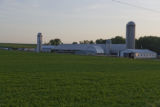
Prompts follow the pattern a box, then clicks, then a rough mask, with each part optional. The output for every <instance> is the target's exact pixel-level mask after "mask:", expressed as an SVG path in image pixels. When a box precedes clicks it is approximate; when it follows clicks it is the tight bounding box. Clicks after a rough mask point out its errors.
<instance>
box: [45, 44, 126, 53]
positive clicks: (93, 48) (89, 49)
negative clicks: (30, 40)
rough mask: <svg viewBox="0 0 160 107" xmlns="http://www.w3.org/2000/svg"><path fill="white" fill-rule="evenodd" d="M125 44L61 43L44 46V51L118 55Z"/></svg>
mask: <svg viewBox="0 0 160 107" xmlns="http://www.w3.org/2000/svg"><path fill="white" fill-rule="evenodd" d="M125 47H126V46H125V45H124V44H111V45H110V47H109V46H107V44H61V45H58V46H47V45H43V46H42V51H43V52H56V53H73V54H84V55H96V54H108V52H110V54H114V55H118V53H119V51H122V50H124V49H125Z"/></svg>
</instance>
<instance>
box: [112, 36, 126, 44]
mask: <svg viewBox="0 0 160 107" xmlns="http://www.w3.org/2000/svg"><path fill="white" fill-rule="evenodd" d="M111 40H112V43H113V44H125V41H126V40H125V38H123V37H121V36H116V37H115V38H112V39H111Z"/></svg>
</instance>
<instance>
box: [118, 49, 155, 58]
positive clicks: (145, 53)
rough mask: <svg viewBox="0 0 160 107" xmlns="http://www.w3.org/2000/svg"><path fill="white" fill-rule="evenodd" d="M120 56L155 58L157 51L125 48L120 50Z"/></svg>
mask: <svg viewBox="0 0 160 107" xmlns="http://www.w3.org/2000/svg"><path fill="white" fill-rule="evenodd" d="M120 57H128V58H134V59H154V58H157V53H156V52H153V51H151V50H148V49H126V50H124V51H121V52H120Z"/></svg>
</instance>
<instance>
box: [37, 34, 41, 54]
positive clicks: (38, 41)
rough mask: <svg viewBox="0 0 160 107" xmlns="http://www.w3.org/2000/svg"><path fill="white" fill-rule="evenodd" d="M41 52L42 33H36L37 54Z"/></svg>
mask: <svg viewBox="0 0 160 107" xmlns="http://www.w3.org/2000/svg"><path fill="white" fill-rule="evenodd" d="M41 51H42V33H38V35H37V52H41Z"/></svg>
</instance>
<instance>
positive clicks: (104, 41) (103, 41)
mask: <svg viewBox="0 0 160 107" xmlns="http://www.w3.org/2000/svg"><path fill="white" fill-rule="evenodd" d="M105 43H106V40H105V39H97V40H96V44H105Z"/></svg>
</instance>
